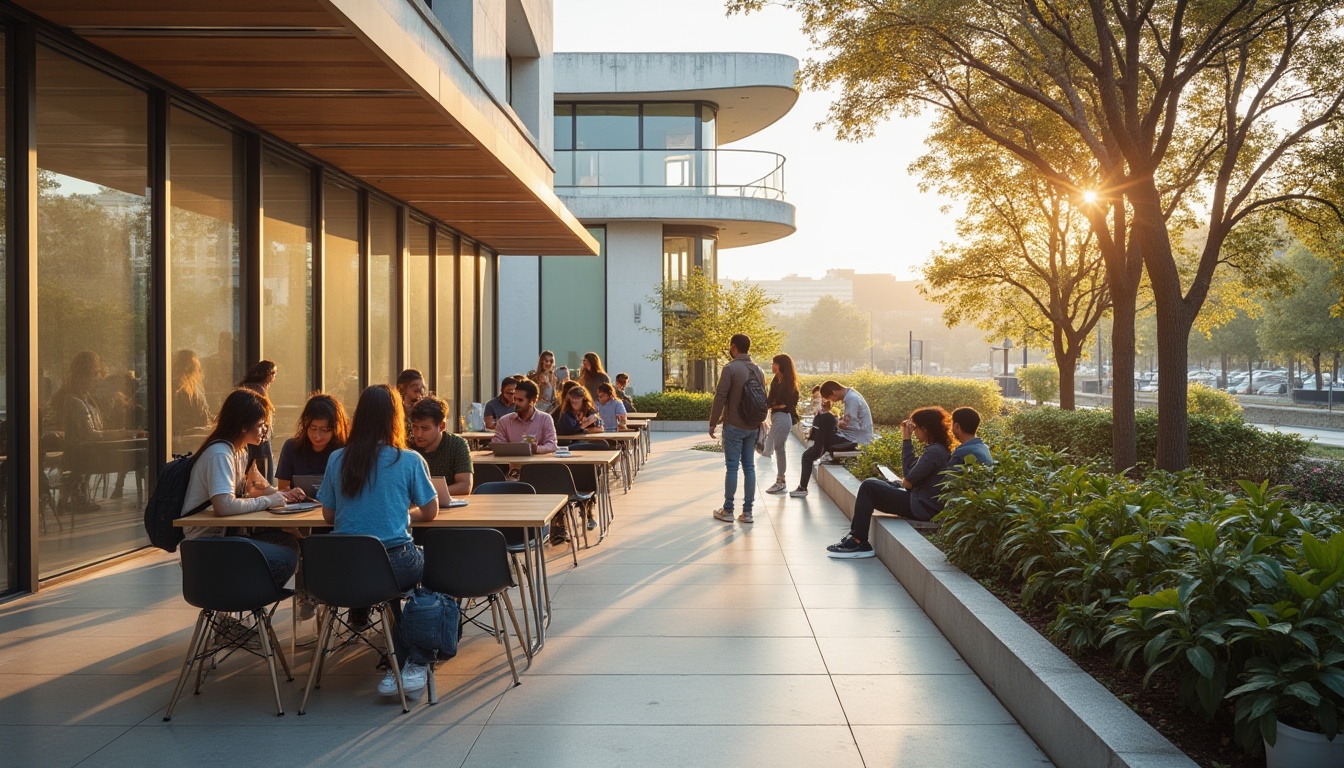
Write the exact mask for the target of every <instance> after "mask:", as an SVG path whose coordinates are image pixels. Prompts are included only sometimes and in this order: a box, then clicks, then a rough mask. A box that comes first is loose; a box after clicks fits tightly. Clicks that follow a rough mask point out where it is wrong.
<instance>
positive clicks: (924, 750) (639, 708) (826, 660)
mask: <svg viewBox="0 0 1344 768" xmlns="http://www.w3.org/2000/svg"><path fill="white" fill-rule="evenodd" d="M706 441H707V438H706V437H705V436H704V435H703V434H697V435H676V434H669V433H659V435H657V436H656V437H655V444H654V453H653V455H652V457H651V459H650V461H649V463H648V464H646V465H645V467H644V469H643V470H642V471H641V472H640V474H639V476H638V478H637V480H636V482H635V484H634V487H633V489H632V490H631V492H630V493H629V494H626V495H621V494H620V493H619V492H617V495H616V505H615V511H616V521H615V524H614V526H613V528H612V531H611V535H610V536H609V537H608V538H607V540H606V541H604V542H602V543H601V544H600V545H596V546H594V547H593V548H592V549H588V550H583V551H582V552H581V554H580V563H581V564H580V566H579V567H578V568H574V567H572V563H571V561H570V559H569V554H568V550H567V549H566V550H561V549H558V548H548V552H549V554H550V560H549V563H550V569H551V591H552V596H553V607H554V619H553V622H552V624H551V628H550V632H549V634H548V638H547V642H546V647H545V648H544V649H543V650H542V651H541V652H540V653H539V654H538V655H537V657H536V660H535V662H534V663H533V665H532V667H531V669H528V670H526V671H524V672H522V685H520V686H518V687H516V688H511V687H510V680H509V670H508V665H507V662H506V661H505V657H504V653H503V648H502V647H501V646H499V645H498V644H496V643H495V642H494V641H493V640H492V639H491V638H490V637H489V636H487V635H485V634H483V633H482V632H481V631H480V630H477V629H474V628H469V629H468V630H467V636H466V637H465V638H464V640H463V643H462V647H461V649H460V653H459V655H458V657H457V658H455V659H453V660H452V661H450V662H446V663H444V664H441V665H440V666H439V672H438V677H437V679H438V690H439V696H440V702H439V704H437V705H435V706H428V705H427V704H426V703H425V699H424V696H423V695H422V696H421V697H420V698H419V700H418V701H417V702H415V703H413V704H412V707H411V711H410V713H409V714H405V715H403V714H401V712H400V708H399V706H398V705H397V704H396V703H395V699H384V698H381V697H379V696H377V695H376V694H375V693H374V686H375V684H376V683H377V682H378V679H379V677H380V675H379V673H377V672H375V670H374V668H373V664H374V661H375V658H374V655H373V654H372V653H371V652H367V651H362V652H357V653H353V654H346V655H343V656H338V657H336V658H335V659H334V661H335V664H334V665H329V667H328V673H327V675H326V677H325V678H324V685H323V687H322V688H321V689H320V690H318V691H315V692H314V694H313V700H312V701H311V702H310V704H309V708H308V713H307V714H306V715H304V716H302V717H299V716H298V715H297V709H298V703H299V700H300V698H301V697H302V694H303V682H304V679H305V677H306V674H307V671H308V665H309V655H310V652H309V651H308V650H307V649H305V648H300V649H299V651H298V653H297V658H295V659H292V662H291V663H292V666H293V667H294V671H295V680H294V682H290V683H284V682H282V692H283V695H284V702H285V710H286V713H285V716H284V717H276V716H275V712H274V708H273V700H272V697H271V693H270V680H269V677H268V676H267V674H266V667H265V664H264V662H261V661H260V660H257V659H253V658H250V657H249V658H248V659H244V658H241V657H239V656H235V657H233V658H231V659H229V660H228V661H227V662H225V663H223V664H221V665H220V668H219V669H218V670H217V672H216V673H215V674H213V675H212V676H211V677H210V679H209V680H207V682H206V685H205V686H204V687H203V688H202V691H201V695H200V696H191V695H186V696H184V698H183V700H182V702H181V703H180V704H179V705H178V708H177V711H176V712H175V713H174V717H173V720H172V722H170V723H165V722H163V721H162V717H163V711H164V709H165V707H166V705H167V702H168V698H169V695H170V693H171V690H172V686H173V683H174V682H175V680H176V676H177V673H178V671H179V669H180V665H181V659H182V654H183V653H184V651H185V649H186V644H187V641H188V639H189V638H190V635H191V628H192V624H193V622H194V620H195V614H196V612H195V610H194V609H192V608H190V607H189V606H187V605H186V604H185V603H184V602H183V601H182V598H181V593H180V590H181V584H180V574H179V569H178V566H177V558H176V556H175V555H166V554H153V555H148V556H145V557H143V558H139V559H136V560H133V561H131V562H130V563H127V564H124V565H121V566H119V567H117V568H115V569H111V570H108V571H104V572H102V573H100V574H97V575H94V576H91V577H88V578H83V579H80V580H77V581H73V582H70V583H67V584H64V585H61V586H59V587H56V588H53V589H48V590H44V591H42V592H41V593H40V594H38V595H36V596H32V597H27V598H23V599H19V600H15V601H12V602H9V603H6V604H3V605H0V743H3V744H4V747H3V749H4V755H3V759H0V762H3V763H4V764H9V765H24V766H69V765H80V766H103V765H107V766H121V765H137V766H152V765H173V766H180V765H184V764H195V765H221V764H225V763H228V762H234V761H237V760H239V759H245V760H247V761H248V762H254V763H258V764H285V765H290V766H294V765H310V764H337V763H340V764H348V765H372V764H380V765H391V764H397V763H400V762H402V761H404V760H407V759H412V760H418V761H423V762H427V763H428V764H433V765H450V766H505V765H537V766H540V765H546V766H570V765H573V766H605V765H611V766H618V765H644V766H658V765H668V766H672V765H677V766H680V765H687V764H700V765H725V766H727V765H732V766H745V765H770V766H778V765H826V766H828V768H831V767H834V768H840V767H842V766H860V765H866V766H893V765H900V766H910V767H915V766H972V765H994V766H999V767H1002V768H1015V767H1016V766H1039V765H1046V764H1048V760H1047V759H1046V758H1045V756H1044V755H1043V754H1042V753H1041V751H1040V750H1039V749H1037V747H1036V745H1035V744H1034V743H1033V742H1032V740H1031V739H1030V737H1028V736H1027V735H1026V733H1025V732H1024V731H1023V730H1022V728H1021V727H1020V726H1018V724H1017V723H1016V722H1015V721H1014V720H1013V718H1012V716H1011V715H1009V714H1008V712H1007V711H1006V710H1005V709H1004V708H1003V707H1002V706H1001V705H1000V704H999V702H998V700H997V699H995V698H994V696H993V695H992V694H991V693H990V692H989V690H988V689H987V688H986V687H985V686H984V685H983V684H982V683H981V682H980V680H979V679H978V678H977V677H976V676H975V675H974V674H973V673H972V672H971V671H970V669H969V668H968V667H967V666H966V664H965V663H964V662H963V661H962V660H961V659H960V658H959V657H958V655H957V653H956V651H955V650H954V649H953V648H952V647H951V646H950V645H949V644H948V643H947V641H946V640H944V639H943V637H942V635H941V634H940V633H939V632H938V630H937V628H936V627H935V626H934V625H933V624H932V623H931V622H930V621H929V619H928V618H927V617H926V616H925V615H924V613H923V612H922V611H921V610H920V609H919V608H918V607H917V606H916V604H915V603H914V601H913V600H912V599H911V598H910V596H909V595H908V594H906V592H905V591H904V590H903V589H902V588H901V586H900V585H899V583H898V582H897V581H896V579H895V578H894V577H893V576H892V575H891V574H890V573H889V572H888V571H887V569H886V567H885V566H884V565H883V564H882V563H881V562H879V561H878V560H876V559H870V560H858V561H854V560H849V561H845V560H839V561H837V560H830V559H828V558H827V557H826V553H825V549H824V548H825V545H827V544H830V543H833V542H835V541H836V540H838V539H839V538H840V535H841V534H842V533H843V531H844V529H845V527H846V525H847V521H846V520H845V517H844V515H843V514H841V512H840V511H839V510H838V509H837V508H836V507H835V505H834V504H832V503H831V502H830V500H829V499H827V498H826V496H825V495H824V494H822V493H821V492H820V491H819V490H818V489H817V488H816V486H815V484H814V486H813V489H812V494H811V496H810V497H809V498H808V499H806V500H798V499H789V498H788V497H787V496H783V497H776V496H766V495H765V494H763V493H760V492H759V490H758V501H757V504H756V523H755V524H754V525H753V526H744V525H741V524H735V525H732V526H728V525H724V524H722V523H719V522H717V521H715V520H713V519H712V518H711V517H710V514H709V513H710V512H711V511H712V510H713V509H714V508H715V507H717V506H718V504H719V502H720V499H721V494H722V483H723V462H722V455H721V454H717V453H707V452H701V451H693V450H689V449H690V448H691V447H692V446H693V445H696V444H697V443H702V442H706ZM790 450H791V456H790V462H791V468H790V480H795V479H796V473H797V467H798V461H799V454H800V453H801V450H800V447H799V446H797V445H796V444H794V445H793V446H792V447H791V449H790ZM758 466H759V467H760V470H758V474H759V475H760V476H761V477H762V478H763V479H765V480H766V481H767V482H766V483H763V484H761V488H764V486H765V485H766V484H768V482H769V480H770V479H772V478H773V466H769V464H768V462H767V461H766V460H764V459H762V460H760V462H759V463H758ZM516 604H517V601H516V600H515V605H516ZM289 611H290V609H289V607H288V605H286V606H282V607H281V608H280V610H279V611H278V612H277V614H276V619H275V626H276V631H277V633H278V634H279V635H280V639H281V643H282V645H283V646H284V648H285V651H286V652H288V647H289V638H290V634H291V631H290V626H291V623H290V613H289ZM311 627H312V625H311V624H309V625H307V628H306V629H304V630H301V631H305V632H306V633H307V634H311V631H312V630H311ZM515 650H516V649H515ZM519 659H520V660H521V659H522V656H521V654H519Z"/></svg>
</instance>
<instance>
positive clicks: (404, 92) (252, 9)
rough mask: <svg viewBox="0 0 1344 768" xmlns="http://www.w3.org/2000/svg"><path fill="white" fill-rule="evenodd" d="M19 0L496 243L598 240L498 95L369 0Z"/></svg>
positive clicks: (591, 249) (588, 244)
mask: <svg viewBox="0 0 1344 768" xmlns="http://www.w3.org/2000/svg"><path fill="white" fill-rule="evenodd" d="M18 4H19V5H22V6H23V7H25V8H27V9H28V10H30V11H32V12H33V13H35V14H37V15H39V16H41V17H43V18H45V19H47V20H49V21H51V22H53V23H55V24H58V25H61V26H65V27H68V28H70V30H71V31H72V32H74V33H75V34H76V35H79V36H80V37H82V38H85V39H87V40H89V41H90V42H92V43H94V44H95V45H97V46H99V47H101V48H103V49H105V50H107V51H110V52H111V53H113V54H115V55H117V56H120V57H121V58H123V59H126V60H127V61H130V62H132V63H134V64H136V65H137V66H140V67H142V68H144V69H145V70H147V71H149V72H152V73H154V74H155V75H157V76H159V77H161V78H163V79H164V80H167V81H169V82H171V83H173V84H174V85H176V86H178V87H180V88H183V89H186V90H189V91H192V92H193V93H195V94H196V95H198V96H200V97H201V98H203V99H205V100H207V101H209V102H212V103H214V104H216V105H218V106H220V107H221V108H223V109H225V110H228V111H229V112H232V113H233V114H235V115H238V116H239V117H241V118H243V119H244V120H247V121H248V122H250V123H252V124H254V125H256V126H258V127H259V128H262V129H263V130H266V131H268V132H270V133H272V134H274V135H275V136H277V137H279V138H281V139H283V140H285V141H287V142H290V143H292V144H295V145H297V146H299V147H301V148H303V149H304V150H305V151H307V152H309V153H311V154H312V155H314V156H315V157H319V158H321V159H322V160H324V161H326V162H329V163H331V164H332V165H334V166H336V167H338V168H340V169H342V170H343V171H345V172H346V173H349V174H351V175H352V176H355V177H357V178H359V179H361V180H363V181H364V182H366V183H368V184H369V185H371V186H373V187H375V188H377V189H379V190H382V191H383V192H386V193H387V194H389V195H392V196H393V197H397V198H399V199H402V200H405V201H407V202H409V203H410V204H412V205H414V206H415V207H416V208H419V209H420V210H422V211H424V212H425V213H428V214H429V215H431V216H434V217H436V218H438V219H441V220H443V221H444V222H447V223H448V224H449V225H451V226H453V227H454V228H456V229H458V230H460V231H461V232H463V233H465V234H466V235H468V236H470V237H472V238H475V239H477V240H479V241H480V242H481V243H483V244H485V245H486V246H487V247H489V248H491V249H493V250H495V251H498V252H499V253H505V254H509V253H513V254H542V255H591V254H594V253H596V250H597V243H596V241H594V240H593V238H592V237H591V236H590V235H589V234H588V232H587V230H585V229H584V227H583V225H582V224H580V223H579V221H578V219H577V218H575V217H574V215H573V214H572V213H570V211H569V210H568V209H567V208H566V207H565V206H564V204H563V203H562V202H560V200H559V198H558V197H556V195H555V192H554V191H553V189H552V171H551V169H550V167H549V165H548V164H547V163H546V161H545V159H544V158H543V157H542V156H541V154H540V153H539V152H538V151H537V150H536V148H535V147H534V146H532V144H531V143H530V142H529V141H528V140H526V139H525V138H524V137H523V133H522V131H520V130H519V129H518V128H517V126H516V125H514V124H513V123H512V121H511V120H510V119H509V118H508V117H507V116H506V115H505V114H504V112H503V110H502V108H500V107H499V106H498V105H497V104H495V103H494V102H493V101H491V100H490V99H489V97H488V94H486V93H485V91H484V90H483V88H482V87H481V86H480V85H479V84H478V83H476V82H475V81H474V80H473V79H472V78H470V77H462V76H460V73H458V75H459V76H454V75H453V74H452V73H446V72H443V71H441V69H440V68H439V66H437V65H435V64H434V63H433V61H434V59H433V57H432V56H430V55H429V53H428V52H426V51H425V50H424V49H423V48H421V47H420V45H421V43H420V42H419V40H421V39H423V36H421V37H417V36H415V35H413V34H411V32H409V31H408V30H406V29H404V28H403V27H402V26H401V24H400V23H399V22H398V21H397V20H396V19H394V18H393V17H392V16H390V15H388V12H387V10H386V9H384V8H382V4H380V3H378V2H375V1H374V0H191V2H182V0H18ZM412 21H416V22H417V23H423V21H422V20H417V19H414V18H413V19H412ZM426 44H428V45H442V41H440V40H438V39H437V38H432V37H431V39H430V40H429V42H428V43H426ZM445 48H446V47H445Z"/></svg>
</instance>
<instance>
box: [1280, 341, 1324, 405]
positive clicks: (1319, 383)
mask: <svg viewBox="0 0 1344 768" xmlns="http://www.w3.org/2000/svg"><path fill="white" fill-rule="evenodd" d="M1311 367H1312V368H1313V369H1315V371H1316V391H1317V392H1320V391H1321V390H1322V389H1324V388H1325V377H1323V376H1321V353H1320V350H1317V351H1316V352H1315V353H1314V354H1312V356H1311ZM1292 392H1293V382H1292V377H1291V376H1289V377H1288V394H1292Z"/></svg>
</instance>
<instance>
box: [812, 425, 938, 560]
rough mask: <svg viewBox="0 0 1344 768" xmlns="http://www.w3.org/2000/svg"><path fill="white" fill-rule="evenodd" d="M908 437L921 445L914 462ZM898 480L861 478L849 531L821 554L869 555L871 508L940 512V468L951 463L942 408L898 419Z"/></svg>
mask: <svg viewBox="0 0 1344 768" xmlns="http://www.w3.org/2000/svg"><path fill="white" fill-rule="evenodd" d="M912 435H913V436H914V437H916V438H918V439H919V441H920V442H921V443H923V444H924V452H923V453H922V454H920V456H919V458H918V460H916V458H915V447H914V444H913V443H912V442H911V441H910V437H911V436H912ZM901 438H902V440H901V476H902V479H901V482H900V483H899V484H896V483H889V482H887V481H886V480H877V479H870V480H864V481H863V484H862V485H860V486H859V492H858V494H857V495H856V496H855V498H854V518H853V520H852V521H851V523H850V526H849V534H848V535H846V536H845V537H844V538H843V539H841V540H840V543H839V544H832V545H831V546H829V547H827V548H826V550H827V554H828V556H830V557H835V558H859V557H872V556H873V555H874V552H873V545H872V544H871V543H870V542H869V540H868V526H869V524H870V523H871V522H872V519H873V511H874V510H877V511H880V512H886V513H887V514H891V515H896V516H897V517H904V518H909V519H912V520H925V521H927V520H932V519H933V516H934V515H936V514H938V513H939V512H941V511H943V502H942V500H941V499H939V498H938V493H939V484H940V483H941V482H942V477H943V471H944V470H946V469H947V467H948V464H950V463H951V461H952V448H953V447H954V446H953V442H954V440H953V438H952V416H951V414H949V413H948V412H947V411H945V410H943V409H942V408H938V407H936V406H935V407H933V408H920V409H919V410H917V411H915V412H914V413H911V414H910V418H908V419H906V420H905V421H903V422H901Z"/></svg>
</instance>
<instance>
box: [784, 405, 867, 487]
mask: <svg viewBox="0 0 1344 768" xmlns="http://www.w3.org/2000/svg"><path fill="white" fill-rule="evenodd" d="M821 396H822V397H823V398H825V399H826V400H829V401H830V402H833V403H834V402H842V403H843V404H844V410H845V412H844V414H843V415H842V416H841V417H840V418H839V419H838V421H837V423H836V424H835V425H834V427H832V425H831V424H830V421H829V420H826V421H822V422H820V423H818V422H814V428H813V432H814V433H815V434H814V435H813V437H812V441H813V442H812V447H810V448H808V449H807V450H806V451H803V476H802V477H801V478H800V479H799V480H798V487H797V488H795V489H793V490H792V491H790V492H789V495H790V496H792V497H793V498H795V499H801V498H804V497H806V496H807V484H808V482H809V481H810V480H811V479H812V464H813V462H815V461H816V460H817V459H820V458H821V457H822V455H823V454H826V453H831V452H834V451H852V450H854V449H856V448H858V447H859V446H861V445H867V444H869V443H871V442H873V412H872V411H871V410H869V408H868V401H867V400H864V399H863V395H860V394H859V393H858V391H857V390H855V389H854V388H853V387H845V386H841V384H840V383H839V382H836V381H823V382H822V383H821Z"/></svg>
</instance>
